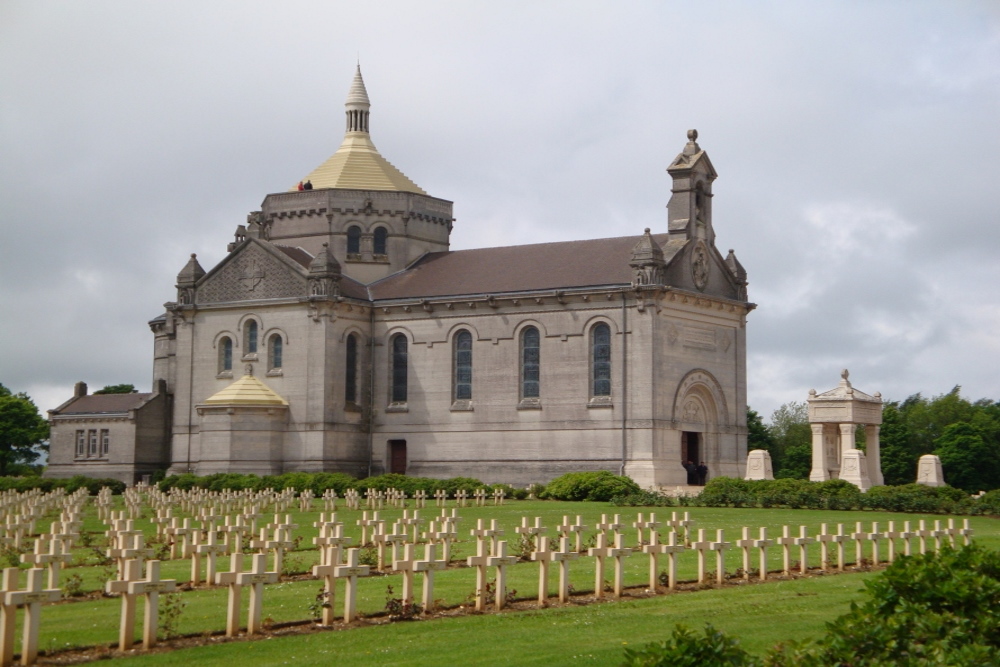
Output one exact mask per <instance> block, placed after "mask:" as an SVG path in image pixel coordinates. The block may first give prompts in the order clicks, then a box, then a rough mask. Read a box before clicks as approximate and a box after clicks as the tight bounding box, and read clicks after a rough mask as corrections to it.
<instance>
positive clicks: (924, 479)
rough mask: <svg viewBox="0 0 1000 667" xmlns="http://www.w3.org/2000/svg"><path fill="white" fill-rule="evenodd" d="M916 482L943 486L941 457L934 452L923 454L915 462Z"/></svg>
mask: <svg viewBox="0 0 1000 667" xmlns="http://www.w3.org/2000/svg"><path fill="white" fill-rule="evenodd" d="M917 484H923V485H924V486H945V481H944V470H943V469H942V468H941V458H940V457H938V456H935V455H934V454H924V455H923V456H921V457H920V461H919V462H918V463H917Z"/></svg>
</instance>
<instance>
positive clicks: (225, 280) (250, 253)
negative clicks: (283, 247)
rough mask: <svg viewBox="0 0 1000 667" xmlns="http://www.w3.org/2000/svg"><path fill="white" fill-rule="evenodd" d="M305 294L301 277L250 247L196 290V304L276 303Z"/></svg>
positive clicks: (266, 253) (302, 277)
mask: <svg viewBox="0 0 1000 667" xmlns="http://www.w3.org/2000/svg"><path fill="white" fill-rule="evenodd" d="M305 293H306V279H305V276H303V275H301V274H299V275H296V273H295V269H293V268H292V267H289V266H287V265H285V264H284V263H283V262H281V261H280V260H279V259H277V258H276V257H273V256H272V255H271V254H270V253H268V252H267V251H266V250H264V249H262V248H261V247H259V246H258V245H255V244H251V245H248V246H247V247H245V248H244V249H243V251H242V252H240V253H238V254H237V256H236V257H233V258H232V259H231V260H230V261H229V262H227V263H226V264H224V265H223V266H222V267H221V268H220V269H219V270H218V271H217V272H216V273H215V274H214V275H213V276H212V277H211V278H210V279H209V280H208V281H207V282H206V283H205V284H203V285H201V286H199V288H198V301H199V303H224V302H227V301H250V300H254V299H280V298H284V297H297V296H301V295H302V294H305Z"/></svg>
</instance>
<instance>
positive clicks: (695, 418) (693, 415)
mask: <svg viewBox="0 0 1000 667" xmlns="http://www.w3.org/2000/svg"><path fill="white" fill-rule="evenodd" d="M683 420H684V421H686V422H689V423H700V422H701V421H702V416H701V406H700V405H698V401H696V400H694V399H689V400H688V401H687V402H686V403H684V417H683Z"/></svg>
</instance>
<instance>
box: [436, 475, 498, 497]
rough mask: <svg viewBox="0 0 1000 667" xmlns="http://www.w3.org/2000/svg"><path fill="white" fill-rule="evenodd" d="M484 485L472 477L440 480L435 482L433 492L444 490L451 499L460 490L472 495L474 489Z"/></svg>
mask: <svg viewBox="0 0 1000 667" xmlns="http://www.w3.org/2000/svg"><path fill="white" fill-rule="evenodd" d="M483 486H485V484H483V483H482V482H481V481H479V480H478V479H476V478H474V477H452V478H451V479H441V480H435V482H434V490H435V491H436V490H437V489H444V490H445V491H447V492H448V496H449V497H451V498H454V497H455V493H457V492H458V491H460V490H464V491H465V492H466V493H469V494H471V493H473V492H474V491H475V490H476V489H480V488H482V487H483Z"/></svg>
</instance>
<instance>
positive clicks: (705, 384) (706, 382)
mask: <svg viewBox="0 0 1000 667" xmlns="http://www.w3.org/2000/svg"><path fill="white" fill-rule="evenodd" d="M696 395H697V396H699V397H700V399H701V403H700V405H701V407H702V410H701V412H702V417H701V419H702V420H710V421H711V420H714V421H715V422H716V423H717V424H718V425H719V428H720V429H722V428H724V427H726V426H728V425H729V407H728V405H727V404H726V397H725V395H724V394H723V393H722V387H721V386H719V382H718V381H717V380H716V379H715V378H714V377H712V374H711V373H709V372H708V371H705V370H702V369H697V370H693V371H691V372H690V373H688V374H687V375H686V376H684V379H683V380H682V381H681V384H680V386H679V387H678V388H677V393H676V394H675V395H674V412H673V414H674V419H682V420H683V419H684V416H683V415H684V412H685V410H686V409H687V408H686V406H687V403H688V399H689V398H691V397H692V396H696ZM706 410H708V411H709V412H710V413H709V414H707V415H706V414H705V412H706ZM711 411H714V412H715V414H714V415H712V414H711Z"/></svg>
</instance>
